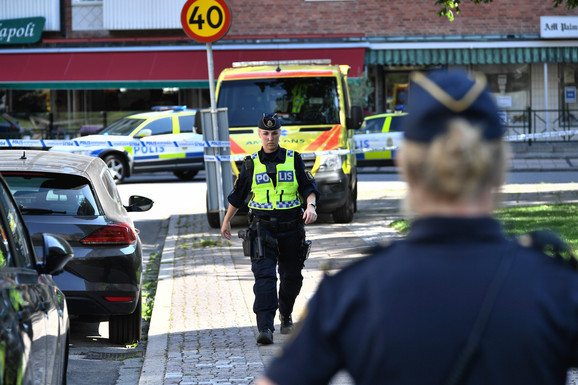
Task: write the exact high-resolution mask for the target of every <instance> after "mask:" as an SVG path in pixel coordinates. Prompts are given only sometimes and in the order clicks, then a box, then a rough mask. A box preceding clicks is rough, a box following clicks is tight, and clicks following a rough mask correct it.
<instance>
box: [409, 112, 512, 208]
mask: <svg viewBox="0 0 578 385" xmlns="http://www.w3.org/2000/svg"><path fill="white" fill-rule="evenodd" d="M509 154H510V153H509V146H508V144H507V143H505V142H503V141H502V140H501V139H497V140H491V141H485V140H482V138H481V130H479V129H478V128H476V127H474V126H472V125H471V124H470V123H469V122H468V121H466V120H464V119H460V118H456V119H453V120H451V121H449V122H448V130H447V131H446V133H444V134H443V135H440V136H438V137H436V139H435V140H434V141H433V142H432V143H421V142H416V141H411V140H405V141H404V143H403V150H402V151H401V153H400V156H401V157H402V163H403V164H404V172H405V175H406V178H407V179H408V181H413V182H414V183H416V184H420V185H421V186H422V187H423V188H424V189H425V190H426V191H427V192H428V194H431V196H432V197H433V198H435V199H436V200H439V201H445V202H456V201H461V202H466V201H473V200H475V199H476V198H478V197H480V195H481V194H483V193H486V192H488V191H491V190H492V189H494V188H497V187H499V186H501V185H502V183H503V182H504V179H505V175H506V169H507V165H508V161H509Z"/></svg>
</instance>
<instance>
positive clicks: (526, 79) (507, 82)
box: [472, 64, 532, 126]
mask: <svg viewBox="0 0 578 385" xmlns="http://www.w3.org/2000/svg"><path fill="white" fill-rule="evenodd" d="M472 70H474V71H477V72H481V73H483V74H485V75H486V77H487V79H488V85H489V86H490V89H491V90H492V93H493V95H494V96H495V98H496V103H497V104H498V108H499V109H500V110H501V111H502V119H503V120H504V123H505V124H506V125H508V126H516V125H525V124H527V122H526V120H527V118H528V114H527V108H528V107H530V105H531V104H530V87H531V84H532V83H531V79H530V65H529V64H480V65H473V66H472Z"/></svg>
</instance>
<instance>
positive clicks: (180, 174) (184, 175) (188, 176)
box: [173, 170, 199, 180]
mask: <svg viewBox="0 0 578 385" xmlns="http://www.w3.org/2000/svg"><path fill="white" fill-rule="evenodd" d="M198 173H199V171H198V170H186V171H174V172H173V174H175V176H176V177H177V178H179V179H180V180H193V178H194V177H195V176H196V175H197V174H198Z"/></svg>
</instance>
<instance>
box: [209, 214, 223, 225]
mask: <svg viewBox="0 0 578 385" xmlns="http://www.w3.org/2000/svg"><path fill="white" fill-rule="evenodd" d="M207 221H208V222H209V226H211V228H212V229H220V228H221V216H220V215H219V213H207Z"/></svg>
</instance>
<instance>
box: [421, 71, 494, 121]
mask: <svg viewBox="0 0 578 385" xmlns="http://www.w3.org/2000/svg"><path fill="white" fill-rule="evenodd" d="M411 80H412V81H413V82H414V83H416V84H419V85H420V86H421V87H422V88H423V89H424V90H426V91H427V92H428V93H429V94H430V95H431V96H433V98H434V99H436V100H437V101H438V102H440V103H441V104H443V105H444V106H446V107H447V108H448V109H450V110H452V111H454V112H463V111H465V110H467V109H468V108H469V107H470V106H471V105H472V104H473V103H474V102H475V101H476V99H477V98H478V96H480V94H481V93H482V92H484V90H485V89H486V85H487V81H486V77H485V76H483V75H482V74H480V73H476V74H475V79H474V84H473V85H472V87H471V88H470V90H469V91H468V92H467V93H466V94H465V95H464V96H463V97H462V98H461V99H460V100H456V99H454V98H453V97H452V96H451V95H449V94H448V93H447V92H445V91H444V90H443V89H441V88H440V87H439V86H438V85H437V84H436V83H435V82H433V81H431V80H430V79H429V78H428V77H426V76H425V75H424V74H423V73H421V72H413V73H412V74H411ZM410 92H411V90H410Z"/></svg>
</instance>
